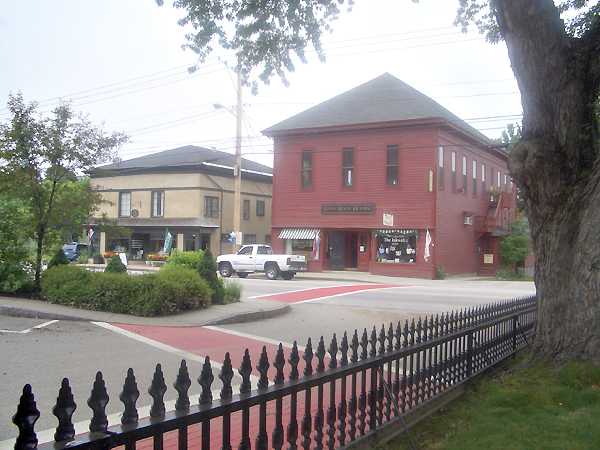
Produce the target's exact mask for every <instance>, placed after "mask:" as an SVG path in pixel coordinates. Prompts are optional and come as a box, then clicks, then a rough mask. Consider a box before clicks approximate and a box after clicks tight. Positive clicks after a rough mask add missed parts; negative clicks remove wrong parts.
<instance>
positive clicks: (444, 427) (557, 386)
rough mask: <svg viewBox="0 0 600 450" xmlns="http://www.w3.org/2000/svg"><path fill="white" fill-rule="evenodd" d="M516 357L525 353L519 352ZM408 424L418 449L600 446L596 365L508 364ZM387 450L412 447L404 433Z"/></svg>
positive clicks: (515, 449) (579, 449)
mask: <svg viewBox="0 0 600 450" xmlns="http://www.w3.org/2000/svg"><path fill="white" fill-rule="evenodd" d="M520 358H524V356H523V355H521V356H520ZM500 376H501V380H502V382H500V381H499V380H498V379H497V378H491V377H485V378H480V379H478V380H477V381H475V382H474V383H473V384H472V385H471V386H470V387H469V389H468V392H467V393H466V394H465V395H464V396H463V397H461V398H460V399H458V400H456V401H455V402H453V403H452V404H450V405H448V406H446V407H444V408H442V409H441V410H440V411H438V412H437V413H436V414H434V415H433V416H431V417H430V418H429V419H427V420H425V421H423V422H421V423H420V424H418V425H416V426H415V427H414V428H412V429H411V435H412V438H413V440H414V441H415V443H416V445H417V448H418V449H419V450H470V449H485V450H495V449H498V450H506V449H511V450H531V449H548V450H554V449H556V450H559V449H561V450H562V449H566V448H568V449H570V450H588V449H589V450H591V449H594V450H597V449H599V448H600V367H597V366H594V365H592V364H589V363H583V362H573V363H569V364H556V363H552V362H536V363H531V364H525V363H523V362H522V361H521V363H520V364H515V365H512V366H511V367H508V368H505V369H504V371H503V372H501V375H500ZM385 448H386V449H387V450H404V449H412V446H411V444H410V442H409V440H408V438H407V436H406V435H402V436H400V437H399V438H397V439H395V440H394V441H391V442H390V443H388V444H386V446H385Z"/></svg>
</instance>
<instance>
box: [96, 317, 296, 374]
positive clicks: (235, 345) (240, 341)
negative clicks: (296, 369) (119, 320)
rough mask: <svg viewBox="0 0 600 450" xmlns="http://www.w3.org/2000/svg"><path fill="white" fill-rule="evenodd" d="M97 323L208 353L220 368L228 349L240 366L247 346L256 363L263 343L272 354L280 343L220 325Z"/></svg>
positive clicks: (197, 355) (182, 350)
mask: <svg viewBox="0 0 600 450" xmlns="http://www.w3.org/2000/svg"><path fill="white" fill-rule="evenodd" d="M97 324H98V325H99V326H102V327H104V328H106V329H110V330H112V331H115V332H116V333H120V334H122V335H124V336H128V337H130V338H132V339H136V340H137V341H139V342H143V343H146V344H148V345H152V346H153V347H156V348H159V349H161V350H164V351H168V352H170V353H173V354H176V355H179V356H181V357H184V358H186V359H191V360H193V361H199V362H201V363H204V358H205V357H206V356H208V357H209V358H210V362H211V365H212V367H213V368H216V369H219V370H220V369H221V367H222V362H223V360H224V358H225V354H226V353H229V356H230V358H231V363H232V365H233V367H240V366H241V364H242V358H243V357H244V352H245V351H246V349H248V351H249V353H250V357H251V358H252V361H253V363H254V364H256V363H257V362H258V359H259V357H260V354H261V352H262V349H263V346H264V347H266V348H267V354H268V355H269V356H271V355H275V354H276V353H277V349H278V347H279V342H276V341H274V340H272V339H265V338H261V337H258V336H252V335H243V336H241V335H240V334H238V333H232V332H228V331H227V330H223V329H219V328H217V327H156V326H145V325H131V324H107V323H103V322H97ZM286 345H289V346H290V348H291V345H290V344H286ZM271 358H272V356H271ZM217 361H219V362H220V363H219V362H217ZM253 379H255V380H258V377H255V376H254V375H253Z"/></svg>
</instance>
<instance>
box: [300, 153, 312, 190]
mask: <svg viewBox="0 0 600 450" xmlns="http://www.w3.org/2000/svg"><path fill="white" fill-rule="evenodd" d="M302 189H312V151H310V150H303V151H302Z"/></svg>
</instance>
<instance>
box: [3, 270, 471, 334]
mask: <svg viewBox="0 0 600 450" xmlns="http://www.w3.org/2000/svg"><path fill="white" fill-rule="evenodd" d="M92 267H94V268H97V269H103V268H104V266H103V265H94V266H92ZM129 269H130V271H131V272H147V271H151V270H157V269H156V268H151V267H148V266H130V267H129ZM250 277H260V278H263V277H264V275H263V274H254V275H250ZM235 278H236V277H235V276H234V277H233V278H232V279H235ZM294 280H327V281H334V282H340V284H345V283H365V284H397V285H404V286H406V285H428V284H431V283H436V284H439V283H444V282H451V281H450V280H446V281H438V280H426V279H415V278H398V277H383V276H377V275H371V274H370V273H367V272H356V271H327V272H323V273H312V272H311V273H308V272H304V273H299V274H297V275H296V277H295V278H294ZM294 280H292V281H291V282H289V283H290V288H291V289H293V288H294V287H293V286H294ZM455 280H457V281H458V280H460V281H466V280H468V278H459V279H455ZM286 283H287V282H286ZM289 310H290V305H289V304H283V303H280V302H277V301H272V300H260V299H247V298H246V299H243V301H242V302H240V303H233V304H229V305H213V306H211V307H210V308H208V309H201V310H196V311H190V312H185V313H181V314H176V315H172V316H165V317H137V316H130V315H126V314H114V313H108V312H101V311H88V310H84V309H74V308H69V307H67V306H62V305H55V304H50V303H47V302H44V301H40V300H31V299H22V298H15V297H0V315H9V316H19V317H35V318H41V319H58V320H86V321H94V322H112V323H127V324H135V325H151V326H165V327H190V326H204V325H219V324H221V325H223V324H231V323H243V322H250V321H256V320H262V319H266V318H271V317H276V316H279V315H281V314H285V313H286V312H288V311H289Z"/></svg>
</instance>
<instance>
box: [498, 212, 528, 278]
mask: <svg viewBox="0 0 600 450" xmlns="http://www.w3.org/2000/svg"><path fill="white" fill-rule="evenodd" d="M530 252H531V239H530V238H529V235H528V224H527V222H526V221H525V220H518V219H517V220H513V221H512V222H511V231H510V234H509V235H508V236H506V237H504V238H503V239H502V241H500V248H499V250H498V253H499V255H500V257H501V258H502V259H503V260H504V263H505V264H506V265H507V266H509V267H510V268H511V269H512V270H514V271H515V273H516V271H517V265H518V264H519V263H522V262H523V261H525V260H526V259H527V257H528V256H529V253H530Z"/></svg>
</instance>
